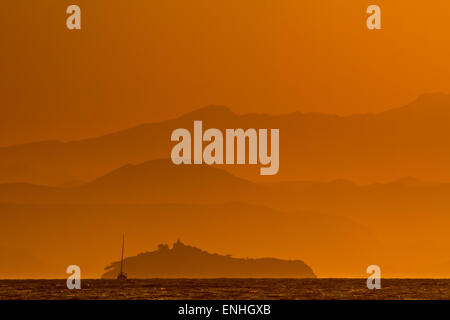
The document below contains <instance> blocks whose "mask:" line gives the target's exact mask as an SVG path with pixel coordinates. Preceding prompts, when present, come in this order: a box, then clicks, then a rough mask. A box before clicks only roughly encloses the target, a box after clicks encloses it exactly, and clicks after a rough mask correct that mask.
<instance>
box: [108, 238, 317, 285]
mask: <svg viewBox="0 0 450 320" xmlns="http://www.w3.org/2000/svg"><path fill="white" fill-rule="evenodd" d="M124 264H125V265H126V268H127V273H128V277H130V278H316V276H315V274H314V272H313V271H312V269H311V268H310V267H309V266H307V265H306V264H305V263H304V262H303V261H300V260H291V261H285V260H280V259H275V258H260V259H248V258H247V259H239V258H233V257H231V256H229V255H227V256H223V255H219V254H211V253H208V252H206V251H203V250H201V249H199V248H196V247H192V246H188V245H185V244H183V243H182V242H181V241H179V240H178V241H177V242H176V243H174V245H173V247H172V249H170V248H169V246H168V245H159V246H158V250H157V251H153V252H146V253H142V254H139V255H137V256H135V257H129V258H127V259H125V261H124ZM118 268H120V262H115V263H113V264H112V265H110V266H109V267H107V268H105V270H106V271H107V272H106V273H105V274H104V275H103V276H102V278H105V279H108V278H109V279H113V278H115V277H116V276H117V274H118V272H119V269H118Z"/></svg>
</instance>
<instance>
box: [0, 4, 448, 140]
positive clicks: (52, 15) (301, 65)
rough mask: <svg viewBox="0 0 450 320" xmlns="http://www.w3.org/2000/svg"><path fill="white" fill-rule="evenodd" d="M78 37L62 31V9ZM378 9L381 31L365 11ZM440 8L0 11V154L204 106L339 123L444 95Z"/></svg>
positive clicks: (52, 7)
mask: <svg viewBox="0 0 450 320" xmlns="http://www.w3.org/2000/svg"><path fill="white" fill-rule="evenodd" d="M70 4H78V5H80V7H81V9H82V19H83V21H82V30H81V31H69V30H67V29H66V25H65V19H66V13H65V11H66V8H67V6H68V5H70ZM370 4H378V5H379V6H380V7H381V9H382V27H383V30H381V31H369V30H367V29H366V17H367V15H366V13H365V11H366V8H367V7H368V6H369V5H370ZM449 12H450V2H449V1H448V0H430V1H423V0H395V1H392V0H371V1H366V0H347V1H342V0H322V1H317V0H302V1H298V0H172V1H162V0H158V1H156V0H129V1H110V0H95V1H91V0H89V1H87V0H71V1H65V0H64V1H63V0H40V1H30V0H27V1H23V0H3V1H2V2H1V4H0V39H1V50H0V71H1V77H0V97H1V99H2V100H1V103H0V106H1V115H2V116H1V117H0V145H8V144H13V143H22V142H27V141H32V140H41V139H62V140H68V139H78V138H84V137H89V136H95V135H99V134H103V133H107V132H111V131H115V130H118V129H123V128H127V127H130V126H134V125H137V124H139V123H142V122H151V121H158V120H164V119H168V118H172V117H175V116H178V115H180V114H182V113H185V112H188V111H191V110H193V109H196V108H201V107H204V106H207V105H226V106H228V107H230V108H231V109H232V110H234V111H235V112H237V113H247V112H264V113H272V114H278V113H285V112H290V111H294V110H298V111H304V112H307V111H318V112H327V113H337V114H350V113H361V112H375V111H381V110H386V109H390V108H392V107H396V106H401V105H404V104H407V103H408V102H410V101H412V100H413V99H415V97H417V96H418V95H421V94H423V93H427V92H435V91H441V92H446V93H449V92H450V81H449V75H450V62H449V57H450V42H449V41H448V32H449V30H450V20H448V19H447V17H448V14H449Z"/></svg>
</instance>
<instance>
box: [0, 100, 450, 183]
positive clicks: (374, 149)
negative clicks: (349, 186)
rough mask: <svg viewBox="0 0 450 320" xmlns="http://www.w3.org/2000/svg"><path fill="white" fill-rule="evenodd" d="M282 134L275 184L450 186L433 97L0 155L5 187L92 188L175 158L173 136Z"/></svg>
mask: <svg viewBox="0 0 450 320" xmlns="http://www.w3.org/2000/svg"><path fill="white" fill-rule="evenodd" d="M194 120H203V125H204V129H205V130H206V128H211V127H214V128H219V129H222V130H224V129H226V128H244V129H246V128H279V129H280V172H279V174H278V175H275V176H274V177H272V179H274V180H327V181H329V180H333V179H340V178H346V179H349V180H352V181H355V182H360V183H372V182H385V181H391V180H395V179H399V178H402V177H405V176H413V177H416V178H419V179H423V180H437V181H450V170H449V163H450V151H449V150H450V127H449V126H448V123H449V121H450V96H449V95H444V94H428V95H424V96H421V97H419V98H418V99H417V100H415V101H414V102H412V103H411V104H409V105H407V106H405V107H401V108H396V109H392V110H390V111H386V112H383V113H378V114H361V115H354V116H348V117H340V116H335V115H327V114H319V113H306V114H303V113H293V114H285V115H280V116H269V115H264V114H247V115H237V114H235V113H233V112H232V111H231V110H229V109H227V108H226V107H208V108H203V109H200V110H197V111H194V112H191V113H189V114H186V115H183V116H181V117H179V118H177V119H174V120H169V121H165V122H159V123H148V124H143V125H141V126H138V127H136V128H131V129H129V130H125V131H120V132H116V133H112V134H109V135H105V136H101V137H96V138H92V139H86V140H80V141H71V142H59V141H43V142H36V143H31V144H24V145H16V146H11V147H3V148H0V182H27V183H35V184H44V185H60V184H66V183H71V182H72V181H90V180H92V179H95V178H97V177H100V176H102V175H104V174H107V173H108V172H110V171H112V170H115V169H117V168H119V167H121V166H124V165H127V164H138V163H142V162H145V161H148V160H152V159H158V158H168V157H169V156H170V151H171V148H172V147H173V145H174V143H172V142H170V135H171V132H172V131H173V130H174V129H177V128H188V129H192V126H193V121H194ZM226 169H227V170H229V171H230V172H233V173H235V174H236V175H238V176H242V177H246V178H249V179H250V180H257V179H264V181H267V179H268V178H267V177H264V178H261V177H260V176H259V174H258V166H226Z"/></svg>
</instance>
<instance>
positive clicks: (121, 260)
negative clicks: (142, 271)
mask: <svg viewBox="0 0 450 320" xmlns="http://www.w3.org/2000/svg"><path fill="white" fill-rule="evenodd" d="M124 246H125V234H124V235H123V237H122V258H121V259H120V273H121V274H122V271H123V248H124Z"/></svg>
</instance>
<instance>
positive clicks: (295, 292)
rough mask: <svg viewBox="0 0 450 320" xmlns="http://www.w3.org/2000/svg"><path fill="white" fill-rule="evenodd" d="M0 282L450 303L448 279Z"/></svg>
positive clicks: (40, 294) (84, 289)
mask: <svg viewBox="0 0 450 320" xmlns="http://www.w3.org/2000/svg"><path fill="white" fill-rule="evenodd" d="M66 281H67V280H65V279H64V280H0V300H6V299H14V300H67V299H74V300H125V299H129V300H143V299H144V300H186V299H195V300H210V299H211V300H266V299H270V300H272V299H274V300H291V299H298V300H311V299H312V300H341V299H342V300H373V299H387V300H417V299H419V300H420V299H426V300H429V299H432V300H447V299H450V279H382V280H381V288H380V289H373V290H369V289H368V288H367V285H366V279H146V280H143V279H139V280H138V279H130V280H128V281H126V282H120V281H118V280H103V279H92V280H81V289H78V290H77V289H73V290H69V289H68V288H67V285H66Z"/></svg>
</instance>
